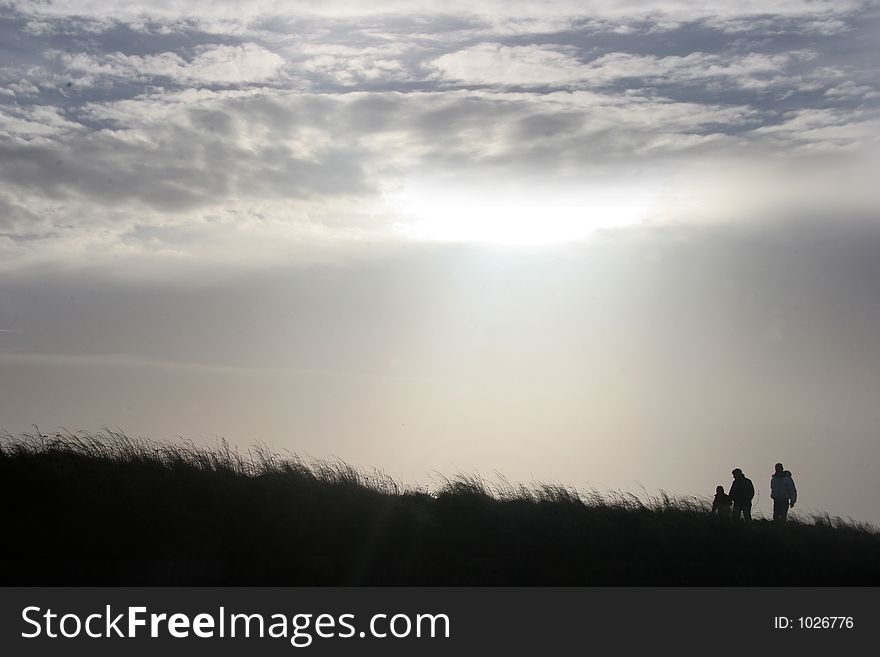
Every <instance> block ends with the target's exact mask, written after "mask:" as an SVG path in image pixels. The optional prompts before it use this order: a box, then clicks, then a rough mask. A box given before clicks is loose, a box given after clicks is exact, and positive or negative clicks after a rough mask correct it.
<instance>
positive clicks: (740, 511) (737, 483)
mask: <svg viewBox="0 0 880 657" xmlns="http://www.w3.org/2000/svg"><path fill="white" fill-rule="evenodd" d="M731 474H732V475H733V483H732V484H730V492H729V493H728V495H729V496H730V499H731V500H733V518H734V520H738V519H739V517H740V515H742V517H743V520H746V521H749V520H751V519H752V499H753V498H754V497H755V486H754V484H752V480H751V479H749V478H748V477H746V476H745V475H744V474H743V471H742V470H740V469H739V468H734V469H733V471H732V472H731Z"/></svg>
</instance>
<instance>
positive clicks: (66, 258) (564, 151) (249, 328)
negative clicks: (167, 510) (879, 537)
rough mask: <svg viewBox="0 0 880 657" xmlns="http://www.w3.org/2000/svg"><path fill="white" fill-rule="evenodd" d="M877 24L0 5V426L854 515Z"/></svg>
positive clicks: (358, 9)
mask: <svg viewBox="0 0 880 657" xmlns="http://www.w3.org/2000/svg"><path fill="white" fill-rule="evenodd" d="M878 27H880V3H878V2H875V1H872V2H863V1H857V0H835V1H834V2H830V1H822V0H814V1H805V0H763V1H761V2H757V1H753V0H741V1H737V2H718V3H702V2H684V1H681V0H646V1H643V2H611V1H606V0H586V1H585V0H578V1H577V2H575V1H570V2H569V1H565V0H561V1H557V2H539V1H537V0H505V1H504V2H501V1H488V2H473V1H471V2H460V1H457V0H451V1H449V2H444V3H437V2H422V1H418V0H416V1H414V2H398V1H394V0H377V1H374V2H353V1H342V0H329V1H325V2H321V3H307V2H296V1H288V2H277V1H272V0H265V1H263V0H257V1H254V2H247V3H242V2H238V1H235V2H232V1H229V0H219V1H217V0H212V1H210V2H208V1H202V0H188V1H187V2H182V1H181V0H151V1H150V2H137V1H134V2H117V3H112V6H110V4H109V3H106V2H98V1H97V0H43V1H41V2H33V1H32V2H21V1H17V0H14V1H12V2H3V1H2V0H0V430H5V431H7V432H10V433H12V434H16V433H20V432H23V431H26V430H29V429H30V428H31V425H33V424H36V425H38V426H39V428H40V429H41V430H43V431H44V432H47V431H54V430H57V429H59V428H66V429H70V430H74V431H75V430H89V431H94V430H98V429H100V428H101V427H113V428H120V429H122V430H124V431H125V432H127V433H128V434H130V435H133V436H148V437H151V438H154V439H159V440H174V439H176V438H177V437H184V438H187V439H192V440H194V441H196V442H197V443H200V444H214V443H216V441H217V440H218V439H220V438H226V439H228V440H229V441H230V442H232V443H233V444H234V445H237V446H238V447H239V448H240V449H241V450H242V451H246V450H247V449H248V447H249V446H250V445H253V444H255V443H257V442H261V443H265V444H267V445H268V446H270V447H271V448H274V449H277V450H279V451H290V452H292V453H297V454H300V455H303V456H307V457H314V458H340V459H343V460H345V461H347V462H349V463H351V464H353V465H356V466H359V467H363V468H367V469H370V468H377V469H380V470H382V471H384V472H387V473H389V474H391V475H392V476H395V477H397V478H398V479H400V480H401V481H402V482H404V483H407V484H412V485H427V486H432V485H436V484H437V482H442V476H443V475H448V476H452V475H455V474H458V473H479V474H481V475H483V476H484V477H486V478H487V479H489V480H492V479H493V478H497V477H498V476H504V477H506V478H507V479H509V480H511V481H516V482H524V483H529V482H541V481H550V482H559V483H563V484H567V485H571V486H573V487H576V488H581V489H589V488H597V489H599V490H605V491H607V490H623V491H632V492H634V493H636V494H644V493H651V494H653V493H656V492H657V491H658V490H665V491H668V492H669V493H671V494H680V495H700V496H709V495H711V494H712V493H713V492H714V488H715V486H716V485H718V484H724V485H727V484H728V483H729V481H730V474H729V473H730V471H731V469H732V468H733V467H741V468H742V469H743V470H744V471H745V473H746V474H747V475H748V476H750V477H751V478H752V479H753V481H754V482H755V484H756V488H757V489H758V499H757V500H756V506H757V509H758V510H760V511H762V512H763V513H764V514H769V513H770V512H771V504H770V500H769V476H770V474H771V473H772V471H773V464H774V463H775V462H777V461H782V462H784V463H785V464H786V466H787V467H788V468H789V469H791V470H792V471H793V473H794V477H795V481H796V482H797V484H798V487H799V489H800V495H801V503H800V504H799V506H798V507H797V509H802V510H803V512H804V513H808V512H819V511H827V512H829V513H831V514H833V515H840V516H844V517H848V516H851V517H853V518H856V519H858V520H865V521H870V522H873V523H875V524H880V510H878V507H877V505H876V504H875V500H876V499H877V498H878V495H880V435H878V433H880V404H878V403H877V400H878V399H880V216H878V214H880V212H878V211H880V191H878V185H877V184H876V172H877V171H878V166H877V165H878V161H877V160H878V157H877V156H878V135H880V111H878V109H880V69H878V67H877V65H876V64H877V61H878V54H880V52H878V50H880V48H878V45H877V44H878V43H880V39H878V36H880V35H878V31H880V30H878ZM797 509H796V510H797Z"/></svg>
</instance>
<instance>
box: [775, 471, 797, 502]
mask: <svg viewBox="0 0 880 657" xmlns="http://www.w3.org/2000/svg"><path fill="white" fill-rule="evenodd" d="M770 497H772V498H773V499H774V500H788V501H789V502H791V503H794V502H797V488H795V485H794V479H792V477H791V472H790V471H788V470H784V471H783V472H775V473H773V476H772V477H770Z"/></svg>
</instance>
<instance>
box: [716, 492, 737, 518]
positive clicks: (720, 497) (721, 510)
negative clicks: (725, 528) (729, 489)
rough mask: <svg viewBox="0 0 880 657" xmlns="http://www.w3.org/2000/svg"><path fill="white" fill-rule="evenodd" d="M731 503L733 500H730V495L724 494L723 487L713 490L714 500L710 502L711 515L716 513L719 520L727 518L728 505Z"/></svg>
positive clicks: (728, 513) (728, 512)
mask: <svg viewBox="0 0 880 657" xmlns="http://www.w3.org/2000/svg"><path fill="white" fill-rule="evenodd" d="M732 503H733V500H731V499H730V495H727V494H726V493H725V492H724V486H718V487H716V488H715V499H714V500H712V513H713V514H716V513H717V514H718V517H719V518H727V517H728V516H729V515H730V505H731V504H732Z"/></svg>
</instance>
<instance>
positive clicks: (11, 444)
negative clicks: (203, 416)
mask: <svg viewBox="0 0 880 657" xmlns="http://www.w3.org/2000/svg"><path fill="white" fill-rule="evenodd" d="M0 491H2V495H3V500H4V505H3V530H4V531H3V540H2V542H0V543H2V546H0V565H2V567H0V583H2V584H4V585H13V584H24V585H37V584H78V585H85V584H91V585H101V584H118V585H138V584H216V585H224V584H228V585H238V584H240V585H244V584H248V585H257V584H269V585H349V584H355V585H408V584H425V585H538V584H545V585H618V584H629V585H637V584H648V585H661V584H663V585H684V584H713V585H724V584H727V585H746V584H748V585H752V584H795V585H798V584H800V585H806V584H819V585H826V584H828V585H830V584H839V585H867V584H871V585H877V584H880V534H878V533H876V532H875V531H874V530H873V529H872V528H871V527H869V526H867V525H862V524H859V523H854V522H852V521H841V520H839V519H831V518H827V517H814V518H812V519H811V521H810V522H808V523H803V522H789V523H785V524H782V525H780V524H774V523H772V522H768V521H766V520H758V521H754V522H752V523H751V524H745V523H742V522H733V521H727V522H723V521H721V520H719V519H718V518H714V517H712V516H710V515H709V513H708V512H707V509H708V503H707V501H705V500H701V499H697V498H679V499H672V498H669V497H666V496H660V497H657V498H650V499H647V500H641V499H638V498H636V497H635V496H632V495H627V494H614V495H610V496H602V495H599V494H598V493H595V492H593V493H588V494H584V493H578V492H577V491H574V490H571V489H568V488H565V487H561V486H556V485H545V486H535V487H530V488H527V487H522V486H510V485H503V486H497V485H496V486H494V487H492V488H491V489H490V488H489V487H487V486H486V485H484V483H483V482H482V481H481V480H479V479H478V478H468V477H460V478H457V479H454V480H450V481H447V482H446V483H445V485H443V486H442V487H441V488H440V489H439V490H437V491H434V492H432V493H431V494H428V493H427V492H424V491H412V490H404V489H402V488H401V487H400V486H398V485H397V484H396V483H395V482H394V481H392V480H390V479H389V478H387V477H384V476H382V475H366V474H364V473H361V472H359V471H357V470H356V469H354V468H352V467H350V466H348V465H345V464H342V463H322V462H317V463H310V464H306V463H304V462H303V461H301V460H299V459H297V458H293V457H281V456H279V455H277V454H274V453H272V452H270V451H268V450H266V449H264V448H261V449H256V450H251V452H250V453H249V454H248V456H246V457H245V456H242V455H241V454H239V453H237V452H236V451H233V450H231V449H229V448H228V447H226V446H225V445H221V446H220V447H219V448H217V449H202V448H196V447H194V446H193V445H191V444H188V443H183V442H181V443H178V444H164V443H163V444H160V443H154V442H151V441H147V440H135V439H131V438H128V437H126V436H124V435H122V434H119V433H114V432H104V433H102V434H99V435H90V434H82V433H80V434H57V435H52V436H44V435H41V434H39V433H37V434H32V435H24V436H17V437H12V436H7V437H6V438H4V439H3V441H2V443H0Z"/></svg>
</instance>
